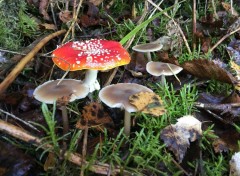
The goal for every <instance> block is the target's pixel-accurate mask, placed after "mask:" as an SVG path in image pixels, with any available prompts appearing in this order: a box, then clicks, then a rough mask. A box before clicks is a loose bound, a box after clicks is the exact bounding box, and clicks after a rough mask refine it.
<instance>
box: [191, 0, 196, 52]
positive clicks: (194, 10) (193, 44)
mask: <svg viewBox="0 0 240 176" xmlns="http://www.w3.org/2000/svg"><path fill="white" fill-rule="evenodd" d="M196 6H197V4H196V0H193V7H192V18H193V19H192V50H193V51H195V49H196V32H197V27H196V24H197V17H196V15H197V14H196V13H197V11H196Z"/></svg>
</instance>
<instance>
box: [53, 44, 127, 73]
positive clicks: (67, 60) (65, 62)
mask: <svg viewBox="0 0 240 176" xmlns="http://www.w3.org/2000/svg"><path fill="white" fill-rule="evenodd" d="M52 57H53V62H54V63H55V64H56V65H57V66H58V67H60V68H61V69H62V70H65V71H67V70H69V71H76V70H82V69H91V70H108V69H112V68H114V67H118V66H121V65H126V64H128V63H129V62H130V60H131V58H130V55H129V53H128V52H127V51H126V50H125V49H124V48H123V47H122V45H121V44H120V43H119V42H116V41H109V40H101V39H91V40H86V41H82V42H80V41H75V42H68V43H66V44H64V45H62V46H60V47H59V48H57V49H56V50H54V51H53V53H52Z"/></svg>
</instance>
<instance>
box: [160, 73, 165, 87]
mask: <svg viewBox="0 0 240 176" xmlns="http://www.w3.org/2000/svg"><path fill="white" fill-rule="evenodd" d="M165 83H166V78H165V75H162V76H161V84H162V85H165Z"/></svg>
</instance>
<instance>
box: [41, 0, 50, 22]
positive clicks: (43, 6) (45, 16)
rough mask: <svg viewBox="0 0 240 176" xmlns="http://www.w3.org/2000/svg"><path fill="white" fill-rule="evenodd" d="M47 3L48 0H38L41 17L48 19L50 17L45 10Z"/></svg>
mask: <svg viewBox="0 0 240 176" xmlns="http://www.w3.org/2000/svg"><path fill="white" fill-rule="evenodd" d="M48 4H49V1H48V0H40V2H39V13H40V14H42V15H43V19H45V20H48V21H50V20H51V18H50V16H49V15H48V12H47V8H48Z"/></svg>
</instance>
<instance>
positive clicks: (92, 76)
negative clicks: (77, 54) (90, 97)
mask: <svg viewBox="0 0 240 176" xmlns="http://www.w3.org/2000/svg"><path fill="white" fill-rule="evenodd" d="M97 74H98V70H87V72H86V74H85V78H84V80H83V83H84V84H86V85H88V87H89V92H93V91H95V90H99V89H100V84H99V82H98V80H97Z"/></svg>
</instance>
